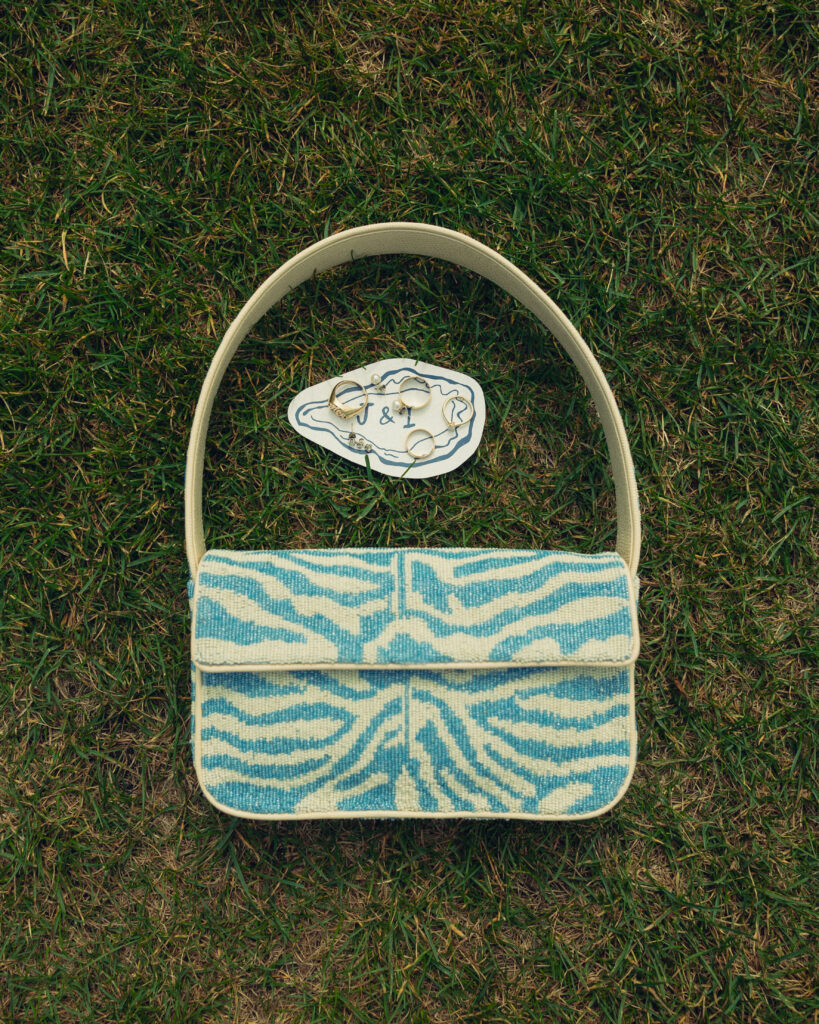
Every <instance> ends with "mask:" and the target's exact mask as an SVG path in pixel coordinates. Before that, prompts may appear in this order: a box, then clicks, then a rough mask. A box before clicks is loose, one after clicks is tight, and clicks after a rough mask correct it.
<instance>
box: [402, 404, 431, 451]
mask: <svg viewBox="0 0 819 1024" xmlns="http://www.w3.org/2000/svg"><path fill="white" fill-rule="evenodd" d="M408 408H417V406H408ZM415 434H422V435H424V437H427V438H428V439H429V440H430V441H431V442H432V446H431V447H430V449H429V451H428V452H420V453H416V452H415V451H413V449H414V448H415V446H416V445H417V444H418V443H419V442H418V441H413V442H412V443H410V442H411V441H412V438H413V436H414V435H415ZM404 447H405V448H406V449H407V454H408V455H409V456H410V458H413V459H415V460H416V461H417V460H419V459H428V458H429V457H430V455H432V453H433V452H434V451H435V437H434V435H433V434H432V433H430V431H429V430H424V428H423V427H416V429H415V430H411V431H410V432H409V433H408V434H407V437H406V440H405V441H404Z"/></svg>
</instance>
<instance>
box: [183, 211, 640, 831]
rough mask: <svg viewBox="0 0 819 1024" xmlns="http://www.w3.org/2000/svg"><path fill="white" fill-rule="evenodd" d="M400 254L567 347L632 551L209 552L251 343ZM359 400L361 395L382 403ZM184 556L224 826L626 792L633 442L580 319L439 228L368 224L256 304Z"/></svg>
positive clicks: (200, 750)
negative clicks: (323, 279) (466, 282)
mask: <svg viewBox="0 0 819 1024" xmlns="http://www.w3.org/2000/svg"><path fill="white" fill-rule="evenodd" d="M397 253H406V254H412V255H414V256H429V257H432V258H436V259H443V260H446V261H449V262H452V263H455V264H458V265H459V266H462V267H464V268H465V269H467V270H470V271H472V272H475V273H477V274H480V275H481V276H483V277H485V278H487V279H488V280H490V281H492V282H494V283H495V284H496V285H498V286H500V287H501V288H503V289H504V290H505V291H507V292H508V293H509V294H511V295H512V296H514V297H515V298H516V299H518V300H519V301H520V302H522V303H523V305H525V306H526V307H527V308H528V309H529V310H530V311H532V312H533V313H534V314H535V315H536V316H537V317H538V318H539V320H540V321H541V322H542V324H543V325H544V326H545V327H546V329H547V330H549V331H550V332H551V333H552V334H553V335H554V337H555V338H556V339H557V341H558V342H559V343H560V344H561V345H562V346H563V348H564V349H565V351H566V352H567V354H568V355H569V356H570V358H571V359H572V361H573V362H574V364H575V366H576V367H577V369H578V370H579V372H580V373H581V375H582V377H583V380H584V381H585V383H586V385H587V387H588V389H589V391H590V393H591V396H592V399H593V401H594V404H595V408H596V409H597V411H598V413H599V415H600V419H601V422H602V425H603V429H604V432H605V436H606V443H607V447H608V452H609V460H610V466H611V469H612V475H613V478H614V487H615V493H616V498H617V543H616V549H615V550H614V551H612V552H603V553H600V554H578V553H573V552H565V551H548V550H508V549H503V550H502V549H498V548H486V549H480V548H406V549H383V548H355V549H352V548H351V549H344V548H341V549H331V550H318V549H317V550H280V551H247V552H241V551H229V550H221V549H219V550H207V548H206V545H205V537H204V527H203V522H202V474H203V468H204V455H205V439H206V435H207V426H208V421H209V418H210V413H211V409H212V406H213V402H214V399H215V396H216V393H217V390H218V388H219V384H220V382H221V380H222V378H223V376H224V373H225V370H226V369H227V366H228V364H229V362H230V360H231V358H232V356H233V354H234V353H235V351H236V349H237V348H238V346H239V345H240V343H241V341H242V339H243V338H244V337H245V336H246V335H247V333H248V331H250V330H251V328H252V327H253V326H254V325H255V324H256V323H257V322H258V320H259V319H260V317H261V316H263V315H264V313H265V312H267V311H268V310H269V309H270V308H271V307H272V306H273V305H274V304H275V303H276V302H277V301H279V299H281V298H282V297H283V296H284V295H286V294H288V293H289V292H290V291H291V290H292V289H293V288H295V287H297V286H298V285H299V284H301V283H302V282H304V281H307V280H309V279H311V278H312V277H313V276H314V275H315V274H317V273H321V272H322V271H324V270H327V269H329V268H331V267H335V266H339V265H340V264H343V263H347V262H350V261H351V260H353V259H357V258H358V257H360V256H379V255H386V254H397ZM361 375H362V376H363V373H362V374H361ZM332 383H333V382H329V384H328V387H329V385H330V384H332ZM358 383H359V384H360V386H361V388H362V390H363V391H364V392H365V393H367V392H368V389H369V388H370V387H371V386H372V385H371V383H370V382H368V381H367V380H361V381H358ZM408 469H411V465H410V466H409V467H408ZM185 543H186V551H187V557H188V564H189V567H190V582H189V584H188V595H189V599H190V605H191V613H192V629H191V684H192V703H193V709H192V744H193V760H194V765H195V769H196V773H197V777H198V779H199V782H200V785H201V787H202V790H203V792H204V794H205V796H206V797H207V798H208V800H210V801H211V802H212V803H213V804H214V805H215V806H216V807H218V808H220V809H221V810H223V811H225V812H227V813H229V814H233V815H237V816H241V817H249V818H261V819H279V818H281V819H296V818H340V817H395V818H398V817H482V818H497V817H505V818H530V819H543V820H545V819H554V818H564V819H577V818H588V817H592V816H594V815H597V814H600V813H602V812H603V811H605V810H607V809H608V808H610V807H612V806H613V805H614V804H615V803H616V802H617V801H618V800H619V799H620V798H621V797H622V795H623V794H624V793H625V791H626V789H627V787H628V785H629V782H630V780H631V776H632V773H633V770H634V766H635V762H636V756H637V733H636V726H635V707H634V705H635V702H634V663H635V659H636V657H637V653H638V647H639V634H638V625H637V588H638V578H637V565H638V560H639V550H640V511H639V502H638V497H637V485H636V480H635V477H634V468H633V464H632V461H631V453H630V450H629V445H628V439H627V437H626V433H625V429H624V426H623V422H622V418H621V416H620V413H619V410H618V408H617V404H616V402H615V400H614V396H613V395H612V392H611V389H610V388H609V385H608V383H607V381H606V379H605V377H604V375H603V372H602V370H601V368H600V366H599V364H598V363H597V360H596V359H595V357H594V355H593V354H592V352H591V350H590V349H589V347H588V346H587V345H586V343H585V342H584V341H583V339H582V338H581V337H580V335H579V334H578V332H577V330H576V329H575V328H574V326H573V325H572V324H571V322H570V321H569V320H568V318H567V317H566V316H565V314H564V313H563V312H562V311H561V310H560V309H559V308H558V307H557V306H556V305H555V303H554V302H553V301H552V300H551V299H550V298H549V297H548V296H547V295H546V294H545V293H544V292H543V291H542V290H541V289H540V288H539V287H538V286H537V285H536V284H535V283H534V282H533V281H532V280H531V279H530V278H528V277H527V276H526V275H525V274H523V273H522V272H521V271H520V270H518V269H517V268H516V267H514V266H513V265H512V264H511V263H510V262H509V261H508V260H506V259H504V257H502V256H501V255H500V254H498V253H496V252H494V251H493V250H491V249H489V248H487V247H486V246H484V245H482V244H481V243H480V242H477V241H476V240H474V239H472V238H469V237H468V236H466V235H463V234H461V233H460V232H456V231H450V230H448V229H446V228H440V227H436V226H433V225H428V224H414V223H394V224H372V225H365V226H363V227H360V228H352V229H350V230H347V231H342V232H339V233H338V234H337V235H332V236H330V237H327V238H324V239H323V240H322V241H320V242H316V243H315V244H314V245H312V246H310V247H309V248H308V249H306V250H304V251H303V252H301V253H298V254H297V255H296V256H294V257H292V258H291V259H290V260H288V261H287V262H286V263H285V264H283V265H282V266H281V267H280V268H279V269H278V270H277V271H276V272H275V273H273V274H272V275H271V276H270V277H269V278H268V279H267V280H266V281H265V282H264V283H263V284H262V285H260V286H259V288H257V290H256V292H254V294H253V295H252V296H251V298H250V299H249V300H248V301H247V302H246V303H245V305H244V307H243V308H242V310H241V311H240V313H239V314H238V316H237V317H236V319H235V320H234V321H233V323H232V324H231V325H230V327H229V328H228V330H227V332H226V334H225V336H224V338H223V339H222V342H221V344H220V346H219V348H218V349H217V352H216V354H215V356H214V358H213V361H212V363H211V366H210V368H209V370H208V373H207V376H206V378H205V381H204V384H203V386H202V391H201V394H200V397H199V401H198V403H197V407H196V413H195V415H194V422H193V428H192V431H191V439H190V444H189V446H188V458H187V467H186V479H185Z"/></svg>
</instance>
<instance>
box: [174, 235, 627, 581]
mask: <svg viewBox="0 0 819 1024" xmlns="http://www.w3.org/2000/svg"><path fill="white" fill-rule="evenodd" d="M395 254H405V255H411V256H430V257H433V258H434V259H440V260H447V261H448V262H450V263H455V264H457V265H458V266H460V267H464V268H466V269H467V270H471V271H474V273H476V274H480V275H481V277H485V278H487V279H488V280H489V281H492V282H493V283H494V284H496V285H498V286H499V287H500V288H503V289H504V291H506V292H508V293H509V294H510V295H512V296H513V297H514V298H516V299H517V300H518V301H519V302H521V303H523V305H524V306H526V308H527V309H529V310H530V311H531V312H532V313H534V314H535V316H536V317H537V318H538V319H539V320H540V321H541V323H542V324H543V325H544V327H546V329H547V330H549V331H550V332H551V333H552V334H553V335H554V336H555V338H556V339H557V340H558V341H559V342H560V344H561V345H562V346H563V348H564V349H565V350H566V352H567V353H568V355H569V357H570V358H571V360H572V362H573V363H574V364H575V366H576V367H577V369H578V370H579V371H580V375H581V376H582V378H583V380H584V381H585V382H586V386H587V387H588V389H589V391H590V392H591V396H592V399H593V401H594V405H595V408H596V409H597V413H598V415H599V417H600V420H601V421H602V424H603V430H604V432H605V435H606V443H607V446H608V450H609V459H610V462H611V468H612V471H613V473H614V488H615V496H616V501H617V545H616V549H617V552H618V553H619V554H620V555H621V556H622V558H623V560H624V561H625V563H626V565H627V566H628V568H629V570H630V572H631V573H632V575H635V576H636V574H637V564H638V560H639V557H640V506H639V501H638V497H637V481H636V480H635V478H634V465H633V463H632V460H631V451H630V449H629V445H628V439H627V437H626V431H625V427H624V426H623V420H622V418H621V416H620V410H619V409H618V408H617V403H616V402H615V400H614V395H613V394H612V392H611V388H610V387H609V385H608V382H607V380H606V378H605V377H604V376H603V371H602V370H601V369H600V366H599V364H598V362H597V360H596V359H595V358H594V356H593V355H592V352H591V350H590V349H589V347H588V345H587V344H586V343H585V341H583V339H582V338H581V337H580V334H579V333H578V332H577V330H576V329H575V327H573V326H572V323H571V321H570V320H569V318H568V317H567V316H566V314H565V313H563V311H562V310H561V309H559V308H558V306H557V305H556V304H555V303H554V302H553V301H552V300H551V299H550V298H549V296H548V295H547V294H546V293H545V292H544V291H543V290H542V289H541V288H539V287H538V286H537V285H536V284H535V283H534V281H532V280H530V278H528V277H527V276H526V274H524V273H523V272H522V271H520V270H518V268H517V267H515V266H514V265H513V264H512V263H510V262H509V260H507V259H505V258H504V257H503V256H501V255H500V254H499V253H497V252H495V251H494V250H493V249H490V248H489V247H488V246H485V245H482V244H481V243H480V242H477V241H475V239H474V238H470V237H469V236H468V235H464V234H462V233H461V232H460V231H450V230H449V229H448V228H439V227H435V226H433V225H432V224H415V223H411V222H400V221H397V222H395V223H386V224H367V225H364V226H363V227H358V228H350V229H349V230H347V231H340V232H339V233H338V234H336V235H331V236H330V237H329V238H324V239H322V241H320V242H316V243H315V244H314V245H311V246H309V247H308V248H307V249H304V250H303V251H302V252H300V253H298V254H297V255H296V256H293V257H292V259H289V260H288V261H287V262H286V263H283V264H282V266H280V267H279V269H278V270H277V271H275V273H273V274H271V276H270V277H268V279H267V280H266V281H265V282H264V283H263V284H261V285H260V286H259V287H258V288H257V289H256V291H255V292H254V293H253V295H251V297H250V298H249V299H248V301H247V302H246V303H245V304H244V306H243V307H242V309H241V311H240V312H239V315H238V316H237V317H236V319H235V320H234V321H233V323H232V324H231V325H230V327H228V329H227V331H226V333H225V336H224V338H223V339H222V343H221V344H220V346H219V348H218V349H217V350H216V355H215V356H214V357H213V361H212V362H211V364H210V369H209V370H208V373H207V376H206V377H205V381H204V383H203V385H202V391H201V393H200V395H199V401H198V402H197V403H196V412H195V414H194V417H193V427H192V429H191V438H190V443H189V445H188V461H187V466H186V470H185V547H186V550H187V555H188V564H189V566H190V572H191V578H192V579H195V578H196V571H197V568H198V566H199V562H200V561H201V559H202V556H203V555H204V554H205V534H204V529H203V526H202V473H203V470H204V463H205V438H206V436H207V430H208V421H209V420H210V413H211V409H212V408H213V401H214V399H215V397H216V392H217V390H218V389H219V385H220V383H221V381H222V378H223V377H224V375H225V370H226V369H227V367H228V363H229V362H230V360H231V359H232V358H233V355H234V353H235V352H236V349H237V348H238V347H239V345H240V343H241V342H242V340H243V339H244V337H245V336H246V335H247V334H248V332H249V331H250V330H251V329H252V328H253V327H254V326H255V325H256V323H257V322H258V321H259V320H260V319H261V318H262V317H263V316H264V314H265V313H267V312H268V310H270V309H271V308H272V307H273V306H274V305H275V304H276V303H277V302H278V301H279V299H281V298H282V296H284V295H286V294H287V293H288V292H290V291H292V289H294V288H295V287H296V286H297V285H299V284H301V283H302V282H303V281H306V280H308V278H311V277H313V275H314V274H320V273H322V271H325V270H329V269H330V268H331V267H337V266H340V265H341V264H343V263H350V262H352V261H353V260H354V259H359V258H360V257H362V256H387V255H395Z"/></svg>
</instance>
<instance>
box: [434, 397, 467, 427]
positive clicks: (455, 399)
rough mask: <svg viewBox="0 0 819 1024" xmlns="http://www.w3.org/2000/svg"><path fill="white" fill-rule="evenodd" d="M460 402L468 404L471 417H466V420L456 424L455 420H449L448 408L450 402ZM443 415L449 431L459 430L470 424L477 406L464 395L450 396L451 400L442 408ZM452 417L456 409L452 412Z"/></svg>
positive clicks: (447, 400) (448, 399)
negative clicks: (465, 424)
mask: <svg viewBox="0 0 819 1024" xmlns="http://www.w3.org/2000/svg"><path fill="white" fill-rule="evenodd" d="M458 401H461V402H466V404H467V405H468V406H469V415H468V416H467V417H466V419H465V420H464V419H460V420H458V421H457V422H456V421H455V420H451V419H450V418H449V416H447V414H446V407H447V406H448V405H449V403H450V402H458ZM441 414H442V415H443V417H444V422H445V423H446V425H447V426H448V427H449V429H450V430H457V429H458V427H460V426H462V425H463V424H464V423H469V421H470V420H471V419H472V417H473V416H474V415H475V406H474V405H473V404H472V403H471V402H470V401H469V399H468V398H466V396H464V395H450V396H449V398H447V399H446V401H445V402H444V404H443V405H442V406H441ZM452 415H453V416H454V415H455V409H454V408H453V410H452Z"/></svg>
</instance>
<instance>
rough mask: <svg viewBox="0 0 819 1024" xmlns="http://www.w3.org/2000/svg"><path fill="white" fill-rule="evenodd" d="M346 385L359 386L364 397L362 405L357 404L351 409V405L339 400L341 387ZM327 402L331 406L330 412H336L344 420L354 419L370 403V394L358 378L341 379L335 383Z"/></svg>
mask: <svg viewBox="0 0 819 1024" xmlns="http://www.w3.org/2000/svg"><path fill="white" fill-rule="evenodd" d="M345 386H351V387H354V388H358V390H359V391H360V392H361V395H362V397H363V399H364V401H363V403H362V404H361V405H357V406H356V407H355V408H354V409H351V408H350V407H349V406H347V405H342V404H341V403H340V402H339V401H337V395H338V391H339V388H342V387H345ZM327 404H328V405H329V406H330V412H333V413H335V414H336V416H339V417H341V419H343V420H349V419H352V418H353V416H355V415H357V414H358V413H360V412H363V411H364V410H365V409H366V408H367V406H368V405H369V404H370V399H369V396H368V395H367V391H366V389H365V388H364V386H363V385H362V384H359V383H358V381H357V380H340V381H338V383H337V384H334V385H333V390H332V391H331V392H330V397H329V398H328V399H327Z"/></svg>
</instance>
